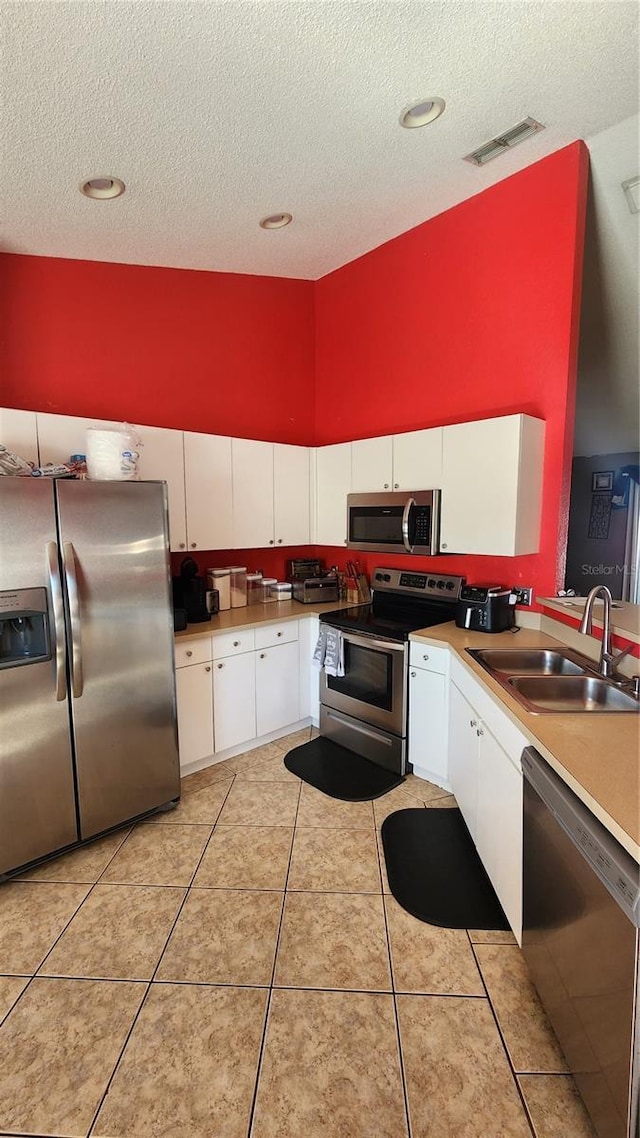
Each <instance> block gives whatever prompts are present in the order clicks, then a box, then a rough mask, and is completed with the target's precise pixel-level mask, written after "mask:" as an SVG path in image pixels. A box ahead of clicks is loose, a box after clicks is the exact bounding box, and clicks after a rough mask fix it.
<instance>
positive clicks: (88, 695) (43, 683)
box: [0, 477, 180, 876]
mask: <svg viewBox="0 0 640 1138" xmlns="http://www.w3.org/2000/svg"><path fill="white" fill-rule="evenodd" d="M168 551H169V543H168V534H167V503H166V488H165V485H164V483H161V482H88V481H80V480H73V479H55V480H54V479H44V478H42V479H36V478H7V477H4V478H0V876H2V875H4V874H7V873H9V872H10V871H12V870H14V869H16V868H17V867H19V866H22V865H25V864H26V863H28V862H31V861H34V860H36V859H38V858H41V857H44V856H46V855H47V854H50V853H53V852H55V851H56V850H60V849H62V848H64V847H66V846H70V845H72V844H74V843H76V842H79V841H83V840H85V839H87V838H90V837H92V836H94V835H96V834H99V833H101V832H103V831H105V830H109V829H111V828H112V827H114V826H117V825H118V824H120V823H122V822H125V821H127V820H128V819H130V818H134V817H136V816H138V815H141V814H144V813H146V812H147V811H151V810H153V809H155V808H158V807H161V806H164V805H168V804H169V803H170V802H172V801H173V800H175V799H176V798H177V797H178V796H179V794H180V768H179V759H178V744H177V728H176V702H175V680H174V671H173V613H172V606H171V601H170V567H169V552H168Z"/></svg>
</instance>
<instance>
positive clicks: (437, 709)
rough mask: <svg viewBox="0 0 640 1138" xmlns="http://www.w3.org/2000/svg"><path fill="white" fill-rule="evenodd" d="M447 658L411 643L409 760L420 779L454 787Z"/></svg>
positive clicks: (439, 650) (441, 651)
mask: <svg viewBox="0 0 640 1138" xmlns="http://www.w3.org/2000/svg"><path fill="white" fill-rule="evenodd" d="M432 657H433V658H434V662H433V664H432V663H431V659H432ZM447 657H448V652H446V651H443V650H442V649H437V648H436V649H435V650H432V649H430V647H429V645H426V646H425V645H419V644H411V646H410V658H409V659H410V663H409V762H410V763H411V764H412V766H413V771H414V774H416V775H418V778H426V779H428V780H429V782H434V783H435V784H436V786H441V787H443V789H444V790H451V783H450V780H449V772H448V753H447V740H448V724H447V706H448V686H449V681H448V676H447V672H448V668H447V666H446V659H447Z"/></svg>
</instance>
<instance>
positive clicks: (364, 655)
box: [327, 637, 394, 711]
mask: <svg viewBox="0 0 640 1138" xmlns="http://www.w3.org/2000/svg"><path fill="white" fill-rule="evenodd" d="M393 663H394V661H393V653H392V652H384V651H381V650H380V649H379V648H363V647H361V646H360V645H359V644H353V643H351V642H350V641H349V640H348V639H347V638H346V637H345V640H344V676H327V687H328V688H330V689H331V691H335V692H339V693H340V694H341V695H344V696H347V697H349V698H350V699H357V700H359V702H360V703H366V704H368V705H369V706H370V707H378V708H380V710H381V711H391V704H392V695H393Z"/></svg>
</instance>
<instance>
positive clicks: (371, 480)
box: [351, 435, 393, 494]
mask: <svg viewBox="0 0 640 1138" xmlns="http://www.w3.org/2000/svg"><path fill="white" fill-rule="evenodd" d="M392 452H393V439H392V437H391V435H383V436H382V437H381V438H377V439H357V440H356V441H355V442H352V443H351V492H352V494H366V493H367V492H369V491H372V492H373V491H378V490H379V491H381V492H383V491H385V490H391V482H392V464H393V454H392Z"/></svg>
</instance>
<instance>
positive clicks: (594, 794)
mask: <svg viewBox="0 0 640 1138" xmlns="http://www.w3.org/2000/svg"><path fill="white" fill-rule="evenodd" d="M410 639H411V640H418V641H420V642H421V643H429V644H436V645H437V644H443V643H444V644H448V645H449V647H450V648H451V649H452V650H453V651H454V652H455V653H456V655H457V656H458V658H459V659H460V661H461V662H462V663H463V664H464V666H465V668H467V669H468V670H469V671H470V672H471V673H472V674H473V675H474V677H475V679H476V680H478V681H479V683H481V684H482V685H483V686H484V687H485V688H486V689H487V690H488V691H489V692H490V693H491V695H492V696H493V697H494V698H495V699H497V700H499V701H500V703H501V704H502V707H503V709H504V711H505V712H507V714H508V715H509V716H510V718H511V719H512V720H513V721H514V722H516V723H517V724H518V726H519V727H520V728H521V729H522V731H523V734H525V735H526V736H527V737H528V738H529V739H530V741H531V743H532V745H533V746H534V747H536V748H537V750H538V751H540V753H541V754H542V755H543V756H544V758H545V759H546V760H547V761H548V762H549V763H550V765H551V766H552V767H553V768H554V770H556V771H557V773H558V774H559V775H560V777H561V778H562V779H564V781H565V782H566V783H567V784H568V785H569V786H570V787H571V789H572V790H574V791H575V793H576V794H577V795H578V797H579V798H580V799H581V801H582V802H584V803H585V805H586V806H588V807H589V809H590V810H591V811H592V812H593V813H594V814H595V815H596V817H597V818H599V819H600V821H601V822H602V823H603V824H604V825H605V826H606V827H607V829H608V830H609V831H610V832H611V833H612V834H613V835H614V836H615V837H616V838H617V839H618V841H619V842H620V844H621V845H622V846H624V848H625V849H626V850H628V852H629V853H630V854H631V855H632V857H634V858H635V859H636V861H640V714H638V715H633V714H628V715H627V714H620V713H618V714H611V713H606V712H602V713H598V712H591V713H590V712H582V713H580V712H578V713H571V714H555V713H553V714H544V715H532V714H531V712H529V711H526V710H525V708H524V707H522V706H521V705H520V704H519V703H518V702H517V700H515V699H514V698H513V697H512V696H510V695H509V693H508V692H506V691H505V689H504V688H503V687H501V686H500V684H498V683H497V682H496V680H494V679H492V677H491V676H490V675H489V673H488V672H486V671H485V670H484V668H481V667H480V665H479V664H478V663H477V662H476V661H475V660H474V659H473V657H472V656H469V655H468V654H467V653H466V652H465V648H546V647H556V646H559V647H566V645H563V644H562V642H561V641H559V640H556V639H554V638H553V637H552V636H548V635H547V634H546V633H543V632H538V631H535V630H534V629H527V628H522V629H520V631H519V632H517V633H513V632H499V633H496V634H493V635H491V636H487V634H486V633H482V632H467V631H465V630H464V629H462V628H457V627H456V625H455V624H441V625H438V626H437V627H435V628H428V629H425V630H424V631H421V632H417V633H413V634H412V635H411V638H410Z"/></svg>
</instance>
